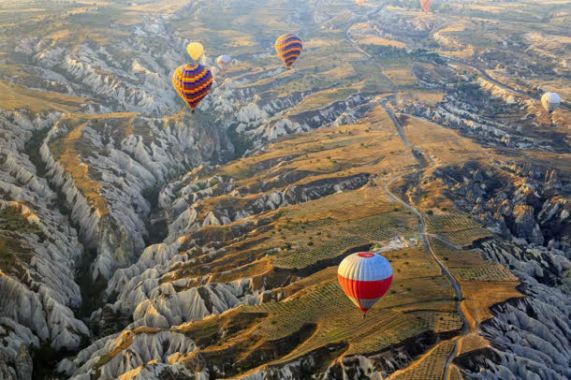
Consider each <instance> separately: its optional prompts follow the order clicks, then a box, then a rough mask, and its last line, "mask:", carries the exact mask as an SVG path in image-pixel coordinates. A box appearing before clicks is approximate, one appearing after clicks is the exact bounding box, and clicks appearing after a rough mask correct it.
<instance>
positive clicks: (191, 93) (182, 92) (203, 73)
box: [172, 64, 213, 112]
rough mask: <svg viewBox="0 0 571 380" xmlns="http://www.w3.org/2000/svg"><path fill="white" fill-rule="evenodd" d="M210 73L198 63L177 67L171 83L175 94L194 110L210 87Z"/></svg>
mask: <svg viewBox="0 0 571 380" xmlns="http://www.w3.org/2000/svg"><path fill="white" fill-rule="evenodd" d="M212 82H213V78H212V73H211V72H210V70H209V69H208V68H207V67H205V66H202V65H200V64H186V65H182V66H179V67H177V69H176V70H175V72H174V74H173V76H172V85H173V87H174V89H175V90H176V92H177V94H178V95H179V96H180V97H181V98H182V100H184V101H185V103H186V104H187V105H188V106H189V107H190V109H191V110H192V111H193V112H194V110H195V109H196V107H198V104H199V103H200V102H201V101H202V99H204V97H205V96H206V95H208V92H209V91H210V88H211V87H212Z"/></svg>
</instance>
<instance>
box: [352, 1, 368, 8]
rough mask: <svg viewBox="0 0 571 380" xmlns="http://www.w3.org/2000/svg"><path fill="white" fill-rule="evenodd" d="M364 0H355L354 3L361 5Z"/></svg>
mask: <svg viewBox="0 0 571 380" xmlns="http://www.w3.org/2000/svg"><path fill="white" fill-rule="evenodd" d="M365 2H366V0H355V3H357V5H358V6H360V7H362V6H363V5H365Z"/></svg>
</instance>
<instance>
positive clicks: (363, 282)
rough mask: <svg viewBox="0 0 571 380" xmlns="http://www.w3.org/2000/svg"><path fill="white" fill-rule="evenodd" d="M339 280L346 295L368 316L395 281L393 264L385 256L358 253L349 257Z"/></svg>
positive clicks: (340, 267)
mask: <svg viewBox="0 0 571 380" xmlns="http://www.w3.org/2000/svg"><path fill="white" fill-rule="evenodd" d="M337 279H338V280H339V285H341V288H342V289H343V292H344V293H345V295H346V296H347V297H348V298H349V299H350V300H351V301H352V302H353V303H354V304H355V305H356V306H357V307H358V308H359V309H361V311H362V312H363V313H364V315H363V317H364V316H365V315H366V313H367V311H369V309H370V308H371V307H372V306H373V305H374V304H375V302H377V301H378V300H379V299H380V298H381V297H383V296H384V295H385V294H386V293H387V291H388V290H389V288H390V286H391V283H392V281H393V269H392V268H391V264H390V263H389V261H388V260H387V259H385V258H384V257H383V256H381V255H379V254H375V253H371V252H358V253H354V254H352V255H349V256H347V257H346V258H345V259H343V261H342V262H341V264H340V265H339V268H338V270H337Z"/></svg>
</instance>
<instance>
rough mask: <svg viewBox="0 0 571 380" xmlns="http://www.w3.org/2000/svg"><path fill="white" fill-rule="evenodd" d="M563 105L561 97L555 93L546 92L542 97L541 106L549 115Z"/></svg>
mask: <svg viewBox="0 0 571 380" xmlns="http://www.w3.org/2000/svg"><path fill="white" fill-rule="evenodd" d="M560 104H561V97H560V96H559V94H556V93H555V92H546V93H545V94H543V96H542V97H541V105H542V106H543V108H545V110H546V111H547V112H549V113H551V112H553V111H555V110H556V109H557V108H558V107H559V105H560Z"/></svg>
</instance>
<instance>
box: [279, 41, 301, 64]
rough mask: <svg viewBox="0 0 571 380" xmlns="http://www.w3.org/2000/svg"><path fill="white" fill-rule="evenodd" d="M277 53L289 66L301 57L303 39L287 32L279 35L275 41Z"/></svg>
mask: <svg viewBox="0 0 571 380" xmlns="http://www.w3.org/2000/svg"><path fill="white" fill-rule="evenodd" d="M275 48H276V53H277V54H278V57H279V58H280V59H281V60H282V62H283V63H284V65H285V66H286V67H287V68H290V67H291V65H292V64H293V63H294V62H295V61H296V60H297V59H298V58H299V56H300V54H301V51H302V50H303V43H302V42H301V39H300V38H299V37H297V36H295V35H293V34H290V33H287V34H284V35H281V36H279V37H278V39H277V40H276V43H275Z"/></svg>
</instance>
